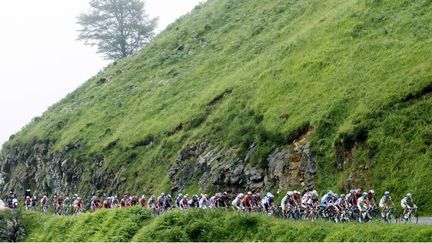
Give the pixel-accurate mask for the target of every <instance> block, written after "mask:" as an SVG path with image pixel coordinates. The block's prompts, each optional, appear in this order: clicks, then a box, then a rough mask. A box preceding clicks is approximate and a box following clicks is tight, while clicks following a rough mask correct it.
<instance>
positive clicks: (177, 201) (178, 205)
mask: <svg viewBox="0 0 432 243" xmlns="http://www.w3.org/2000/svg"><path fill="white" fill-rule="evenodd" d="M182 198H183V195H182V194H181V193H179V194H178V195H177V197H176V200H175V203H176V206H177V207H178V208H179V207H180V201H181V200H182Z"/></svg>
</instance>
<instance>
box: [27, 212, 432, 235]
mask: <svg viewBox="0 0 432 243" xmlns="http://www.w3.org/2000/svg"><path fill="white" fill-rule="evenodd" d="M21 220H22V222H23V226H24V227H25V228H26V230H27V236H26V237H25V238H24V239H23V240H25V241H432V228H431V227H430V226H425V225H409V224H408V225H404V224H385V223H366V224H358V223H347V224H335V223H329V222H306V221H288V220H282V219H276V218H273V217H269V216H267V215H262V214H251V213H238V212H230V211H222V210H200V209H195V210H194V209H191V210H185V211H178V210H174V211H170V212H167V213H164V214H163V215H161V216H157V217H155V216H153V215H152V213H151V211H149V210H148V209H143V208H139V207H133V208H127V209H115V210H100V211H97V212H96V213H86V214H83V215H80V216H76V217H75V216H74V217H72V216H54V215H48V216H45V215H42V214H40V213H35V212H28V213H27V212H26V213H24V214H23V215H22V219H21Z"/></svg>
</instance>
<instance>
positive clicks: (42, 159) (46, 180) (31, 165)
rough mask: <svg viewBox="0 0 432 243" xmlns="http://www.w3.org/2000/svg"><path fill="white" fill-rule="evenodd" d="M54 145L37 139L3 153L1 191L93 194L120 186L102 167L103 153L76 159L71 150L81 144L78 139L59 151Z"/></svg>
mask: <svg viewBox="0 0 432 243" xmlns="http://www.w3.org/2000/svg"><path fill="white" fill-rule="evenodd" d="M53 146H54V142H52V141H37V142H35V143H33V144H32V145H25V146H24V145H21V146H14V147H12V148H9V149H8V150H7V151H5V152H4V153H2V154H3V157H0V160H1V161H0V162H1V163H0V190H1V193H3V194H4V193H6V192H7V191H9V190H14V191H15V192H17V193H20V192H24V191H25V190H26V189H30V188H31V189H33V190H34V191H35V193H37V194H40V193H50V194H55V193H64V194H65V195H68V194H71V193H76V192H81V193H84V194H90V193H91V192H95V191H97V190H99V189H110V190H115V188H116V187H118V178H116V177H115V176H113V174H112V172H110V171H106V170H105V169H104V167H103V163H104V158H103V156H93V157H91V158H80V157H78V158H74V157H73V156H72V153H71V152H72V150H74V149H77V148H78V147H79V146H80V144H79V142H77V143H76V144H73V145H68V146H65V148H64V149H63V150H62V151H60V152H56V151H54V149H53ZM83 164H84V165H86V166H83ZM77 165H80V166H77ZM83 182H84V183H83ZM84 185H86V186H85V187H84ZM40 196H41V195H40Z"/></svg>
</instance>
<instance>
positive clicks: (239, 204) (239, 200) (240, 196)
mask: <svg viewBox="0 0 432 243" xmlns="http://www.w3.org/2000/svg"><path fill="white" fill-rule="evenodd" d="M243 198H244V195H243V193H239V194H238V195H237V197H236V198H235V199H234V200H233V201H232V203H231V204H232V205H233V207H234V209H236V210H242V209H243V205H242V201H243Z"/></svg>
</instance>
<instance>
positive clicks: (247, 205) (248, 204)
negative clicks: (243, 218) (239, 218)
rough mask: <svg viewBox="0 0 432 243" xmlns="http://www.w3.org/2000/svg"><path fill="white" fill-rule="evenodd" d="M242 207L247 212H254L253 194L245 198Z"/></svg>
mask: <svg viewBox="0 0 432 243" xmlns="http://www.w3.org/2000/svg"><path fill="white" fill-rule="evenodd" d="M242 206H243V208H244V209H245V210H247V211H251V210H252V192H248V193H247V195H246V196H245V197H244V198H243V201H242Z"/></svg>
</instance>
